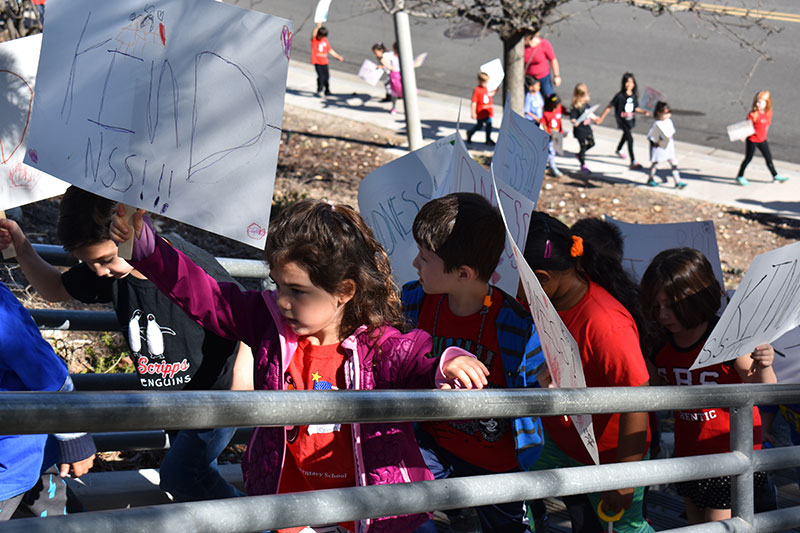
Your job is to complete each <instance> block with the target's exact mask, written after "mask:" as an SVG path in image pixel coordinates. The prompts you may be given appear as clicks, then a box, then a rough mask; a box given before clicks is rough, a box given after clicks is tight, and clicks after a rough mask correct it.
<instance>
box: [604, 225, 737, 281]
mask: <svg viewBox="0 0 800 533" xmlns="http://www.w3.org/2000/svg"><path fill="white" fill-rule="evenodd" d="M605 219H606V220H607V221H608V222H610V223H612V224H614V225H615V226H617V227H618V228H619V229H620V231H621V232H622V235H623V237H624V239H625V246H624V250H623V259H622V266H623V267H624V268H625V270H627V271H628V272H629V273H630V275H631V277H632V278H633V279H634V281H636V282H637V283H638V282H640V281H641V280H642V276H643V275H644V271H645V270H647V267H648V266H650V262H651V261H652V260H653V258H654V257H655V256H656V255H658V254H659V253H660V252H663V251H664V250H669V249H670V248H684V247H685V248H694V249H695V250H699V251H700V252H702V254H703V255H705V256H706V259H708V261H709V263H711V268H712V269H714V277H716V278H717V281H719V284H720V287H724V286H725V283H724V280H723V278H722V265H721V264H720V260H719V248H718V247H717V234H716V232H715V230H714V222H713V221H711V220H703V221H700V222H676V223H673V224H630V223H628V222H622V221H619V220H615V219H613V218H611V217H608V216H606V217H605Z"/></svg>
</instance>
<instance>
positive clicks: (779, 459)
mask: <svg viewBox="0 0 800 533" xmlns="http://www.w3.org/2000/svg"><path fill="white" fill-rule="evenodd" d="M756 401H757V402H758V403H759V404H762V405H771V404H780V403H785V404H789V403H798V402H800V386H795V385H717V386H703V387H652V388H651V387H630V388H629V387H619V388H592V389H562V390H557V389H548V390H485V391H335V392H324V391H296V392H283V391H256V392H227V391H224V392H201V391H197V392H194V391H193V392H168V393H164V392H132V393H96V392H74V393H3V394H0V427H2V428H3V431H6V432H8V433H13V434H16V433H50V432H69V431H91V432H97V431H127V430H137V429H154V428H168V429H187V428H203V427H230V426H239V427H246V426H265V425H269V426H285V425H301V424H326V423H333V422H342V423H352V422H361V423H365V422H379V421H398V420H417V421H425V420H452V419H470V418H509V417H516V416H535V415H564V414H579V413H587V412H591V413H617V412H636V411H656V410H666V409H692V408H710V407H729V408H731V419H732V428H731V443H732V452H731V453H726V454H713V455H705V456H700V457H685V458H678V459H660V460H653V461H643V462H635V463H621V464H611V465H601V466H584V467H576V468H564V469H559V470H546V471H541V472H522V473H513V474H495V475H489V476H476V477H471V478H459V479H447V480H439V481H428V482H418V483H406V484H400V485H383V486H376V487H357V488H349V489H336V490H326V491H316V492H308V493H299V494H286V495H280V496H255V497H248V498H237V499H231V500H216V501H206V502H196V503H181V504H171V505H162V506H150V507H142V508H138V509H131V510H125V511H102V512H94V513H82V514H75V515H69V516H66V517H57V518H47V519H26V520H14V521H11V522H6V523H4V524H2V525H0V531H25V532H26V533H28V532H31V531H53V530H57V531H76V532H78V531H80V532H85V531H109V530H113V531H115V533H120V532H127V531H131V532H134V531H136V532H138V531H141V532H147V533H152V532H153V531H169V530H183V531H186V530H191V531H226V532H227V531H257V530H267V529H275V528H280V527H290V526H296V525H305V524H307V523H308V521H309V517H313V520H314V521H315V522H317V523H335V522H342V521H349V520H357V519H360V518H365V517H376V516H390V515H395V514H405V513H414V512H422V511H429V510H433V509H442V510H445V509H453V508H460V507H469V506H476V505H485V504H489V503H499V502H512V501H519V500H524V499H535V498H542V497H548V496H564V495H570V494H582V493H586V492H599V491H604V490H610V489H616V488H624V487H632V486H642V485H652V484H660V483H674V482H678V481H686V480H692V479H704V478H709V477H717V476H723V475H730V476H733V480H734V481H733V488H734V491H733V514H734V518H732V519H730V520H727V521H724V522H718V523H713V524H706V525H702V526H694V528H693V530H708V531H777V530H780V529H785V528H788V527H793V526H796V525H800V507H795V508H792V509H781V510H778V511H772V512H768V513H759V514H758V515H755V516H754V514H753V498H752V477H753V472H754V471H756V470H772V469H777V468H787V467H791V466H799V465H800V448H798V449H795V448H779V449H772V450H760V451H758V452H753V450H752V445H753V442H752V406H753V403H754V402H756Z"/></svg>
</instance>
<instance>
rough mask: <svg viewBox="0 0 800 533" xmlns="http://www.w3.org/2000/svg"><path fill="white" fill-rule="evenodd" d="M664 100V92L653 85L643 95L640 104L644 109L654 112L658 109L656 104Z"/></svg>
mask: <svg viewBox="0 0 800 533" xmlns="http://www.w3.org/2000/svg"><path fill="white" fill-rule="evenodd" d="M663 101H664V93H662V92H661V91H657V90H656V89H653V88H652V87H647V88H646V89H645V90H644V95H642V100H641V102H640V105H641V107H642V109H647V110H648V111H650V113H651V114H652V113H653V112H654V111H655V110H656V104H657V103H658V102H663Z"/></svg>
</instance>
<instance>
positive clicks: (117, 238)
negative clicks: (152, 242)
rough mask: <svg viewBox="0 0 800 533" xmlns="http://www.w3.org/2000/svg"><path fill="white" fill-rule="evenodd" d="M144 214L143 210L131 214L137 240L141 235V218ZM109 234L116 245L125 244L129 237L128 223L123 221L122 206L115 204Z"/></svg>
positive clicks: (123, 212) (123, 207)
mask: <svg viewBox="0 0 800 533" xmlns="http://www.w3.org/2000/svg"><path fill="white" fill-rule="evenodd" d="M144 213H145V211H144V209H137V210H136V213H134V214H133V229H134V231H135V233H136V237H137V238H138V237H140V236H141V235H142V224H143V222H142V218H143V217H144ZM109 233H110V234H111V238H112V239H113V240H114V242H117V243H120V242H125V241H127V240H128V239H130V237H131V235H130V227H129V226H128V221H127V220H125V206H124V205H122V204H117V207H116V210H115V212H114V216H113V217H111V227H110V228H109Z"/></svg>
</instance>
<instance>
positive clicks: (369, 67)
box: [358, 59, 383, 85]
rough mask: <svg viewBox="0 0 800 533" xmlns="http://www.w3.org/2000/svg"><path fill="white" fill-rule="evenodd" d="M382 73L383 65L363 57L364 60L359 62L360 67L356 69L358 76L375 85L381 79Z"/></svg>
mask: <svg viewBox="0 0 800 533" xmlns="http://www.w3.org/2000/svg"><path fill="white" fill-rule="evenodd" d="M382 75H383V67H381V66H379V65H377V64H376V63H375V62H373V61H370V60H369V59H365V60H364V62H363V63H361V68H359V69H358V77H359V78H361V79H362V80H364V81H365V82H367V83H369V84H370V85H377V84H378V82H379V81H381V76H382Z"/></svg>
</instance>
